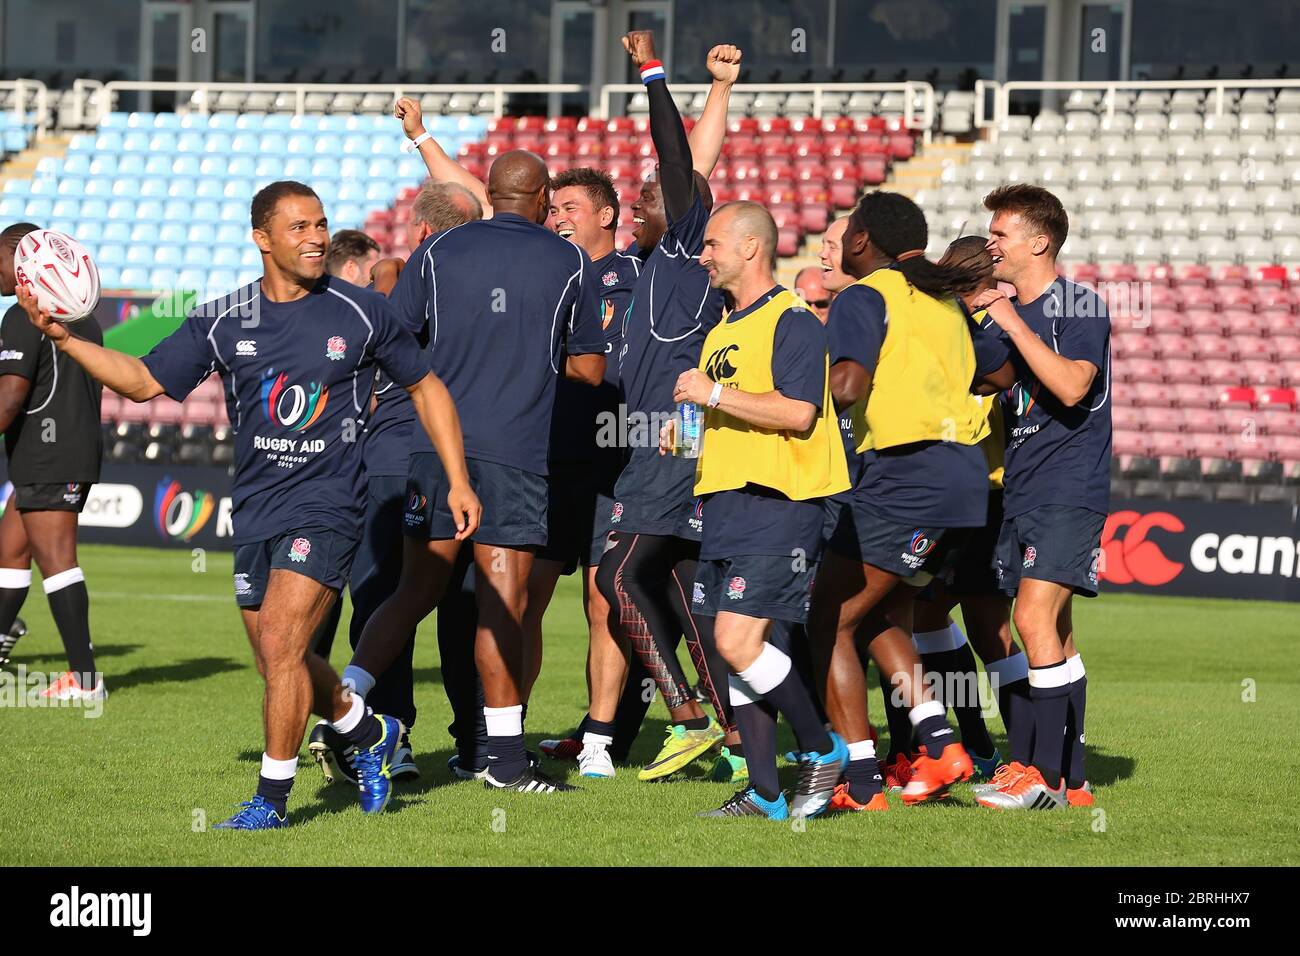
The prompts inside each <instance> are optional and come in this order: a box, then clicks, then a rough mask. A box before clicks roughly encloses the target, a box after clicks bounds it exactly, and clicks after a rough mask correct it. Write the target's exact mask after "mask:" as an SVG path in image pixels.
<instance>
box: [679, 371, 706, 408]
mask: <svg viewBox="0 0 1300 956" xmlns="http://www.w3.org/2000/svg"><path fill="white" fill-rule="evenodd" d="M712 392H713V379H711V378H709V377H708V376H707V375H705V374H704V373H703V372H701V371H700V370H699V369H698V368H688V369H687V370H686V371H685V372H682V374H681V375H678V376H677V384H676V385H674V386H673V401H675V402H694V403H695V404H696V405H706V404H708V401H709V395H710V394H712Z"/></svg>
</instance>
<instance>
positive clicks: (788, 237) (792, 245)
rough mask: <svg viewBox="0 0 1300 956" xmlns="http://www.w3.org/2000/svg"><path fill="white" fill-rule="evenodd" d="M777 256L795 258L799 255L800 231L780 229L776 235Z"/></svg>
mask: <svg viewBox="0 0 1300 956" xmlns="http://www.w3.org/2000/svg"><path fill="white" fill-rule="evenodd" d="M776 254H777V255H778V256H787V257H788V256H794V255H798V254H799V230H798V229H778V230H777V233H776Z"/></svg>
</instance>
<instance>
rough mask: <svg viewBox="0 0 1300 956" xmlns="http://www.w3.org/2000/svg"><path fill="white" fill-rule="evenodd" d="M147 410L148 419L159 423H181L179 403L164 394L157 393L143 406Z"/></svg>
mask: <svg viewBox="0 0 1300 956" xmlns="http://www.w3.org/2000/svg"><path fill="white" fill-rule="evenodd" d="M144 407H145V408H147V409H148V411H149V421H151V422H156V423H158V424H160V425H179V424H180V423H181V418H182V411H181V403H180V402H178V401H175V400H174V399H170V398H168V397H166V396H165V395H159V396H158V397H157V398H155V399H152V400H150V401H149V402H147V403H146V404H145V406H144Z"/></svg>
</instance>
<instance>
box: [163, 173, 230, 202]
mask: <svg viewBox="0 0 1300 956" xmlns="http://www.w3.org/2000/svg"><path fill="white" fill-rule="evenodd" d="M225 187H226V184H225V183H223V182H222V181H221V180H219V179H210V178H209V177H207V176H202V177H200V178H199V181H198V183H197V184H196V186H195V188H194V195H196V196H198V197H199V198H200V199H220V198H221V197H222V196H223V195H224V194H225ZM173 195H175V194H174V193H173Z"/></svg>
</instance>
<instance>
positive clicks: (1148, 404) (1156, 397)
mask: <svg viewBox="0 0 1300 956" xmlns="http://www.w3.org/2000/svg"><path fill="white" fill-rule="evenodd" d="M1155 364H1158V363H1155ZM1173 397H1174V393H1173V389H1172V387H1171V386H1169V385H1165V384H1163V383H1161V382H1147V381H1142V380H1139V381H1137V382H1136V383H1134V385H1133V402H1132V404H1133V405H1135V406H1138V407H1141V408H1168V407H1169V406H1170V405H1171V404H1172V403H1173Z"/></svg>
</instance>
